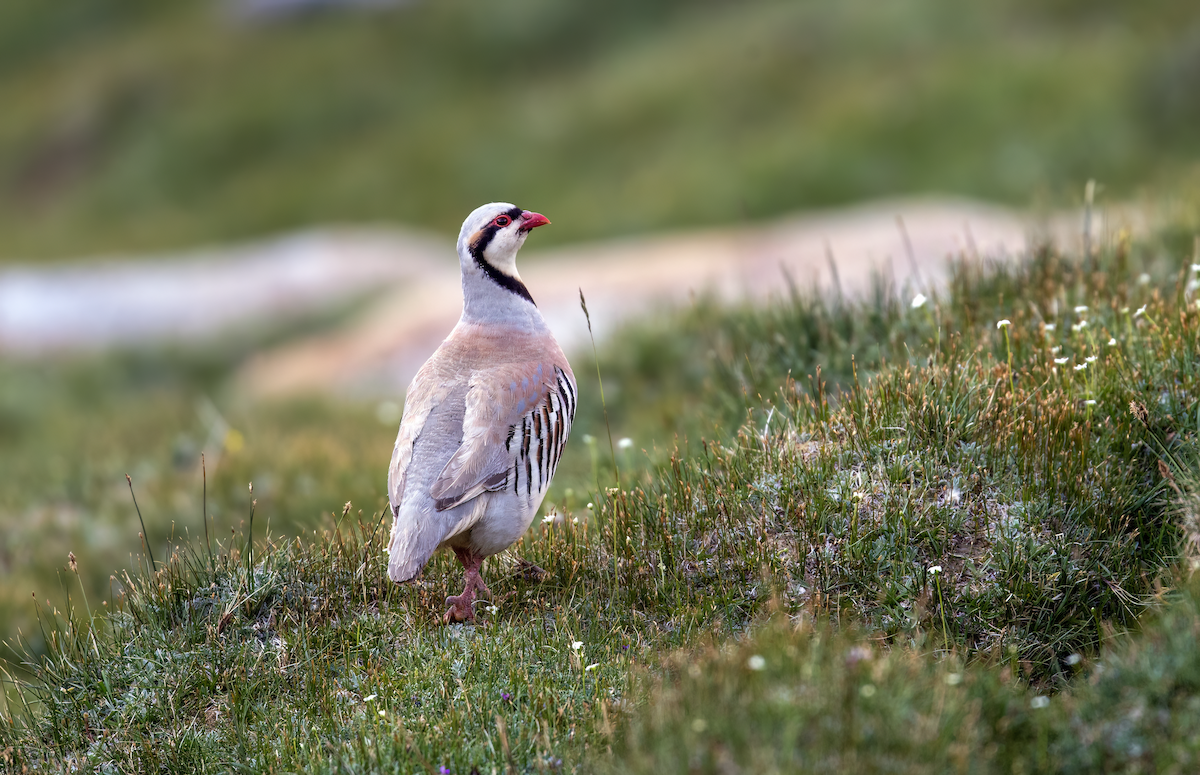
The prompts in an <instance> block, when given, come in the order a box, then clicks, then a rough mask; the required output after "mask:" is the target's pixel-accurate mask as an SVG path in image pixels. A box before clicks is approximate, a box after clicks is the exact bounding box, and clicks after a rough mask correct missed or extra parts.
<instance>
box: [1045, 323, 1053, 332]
mask: <svg viewBox="0 0 1200 775" xmlns="http://www.w3.org/2000/svg"><path fill="white" fill-rule="evenodd" d="M1046 330H1047V331H1053V330H1054V324H1053V323H1047V324H1046Z"/></svg>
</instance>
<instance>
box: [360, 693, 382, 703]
mask: <svg viewBox="0 0 1200 775" xmlns="http://www.w3.org/2000/svg"><path fill="white" fill-rule="evenodd" d="M378 696H379V695H378V694H368V695H367V696H366V697H363V702H370V701H371V700H373V699H375V698H376V697H378Z"/></svg>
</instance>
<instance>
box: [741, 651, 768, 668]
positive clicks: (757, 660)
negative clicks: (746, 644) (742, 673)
mask: <svg viewBox="0 0 1200 775" xmlns="http://www.w3.org/2000/svg"><path fill="white" fill-rule="evenodd" d="M766 666H767V660H765V659H763V658H762V657H761V656H759V655H758V654H755V655H754V656H752V657H750V658H749V659H747V660H746V667H748V668H750V669H751V670H755V671H758V670H762V669H764V668H765V667H766Z"/></svg>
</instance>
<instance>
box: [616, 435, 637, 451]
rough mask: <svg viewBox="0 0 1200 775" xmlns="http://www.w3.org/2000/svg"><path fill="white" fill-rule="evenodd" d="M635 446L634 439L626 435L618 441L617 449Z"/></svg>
mask: <svg viewBox="0 0 1200 775" xmlns="http://www.w3.org/2000/svg"><path fill="white" fill-rule="evenodd" d="M632 446H633V439H631V438H629V437H628V436H626V437H625V438H623V439H621V440H620V441H618V442H617V449H629V448H631V447H632Z"/></svg>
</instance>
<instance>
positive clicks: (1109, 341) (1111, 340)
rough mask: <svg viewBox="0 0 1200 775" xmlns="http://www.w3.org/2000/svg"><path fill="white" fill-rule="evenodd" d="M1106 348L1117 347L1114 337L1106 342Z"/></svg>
mask: <svg viewBox="0 0 1200 775" xmlns="http://www.w3.org/2000/svg"><path fill="white" fill-rule="evenodd" d="M1108 346H1109V347H1116V346H1117V340H1116V338H1115V337H1114V338H1110V339H1109V340H1108Z"/></svg>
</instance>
